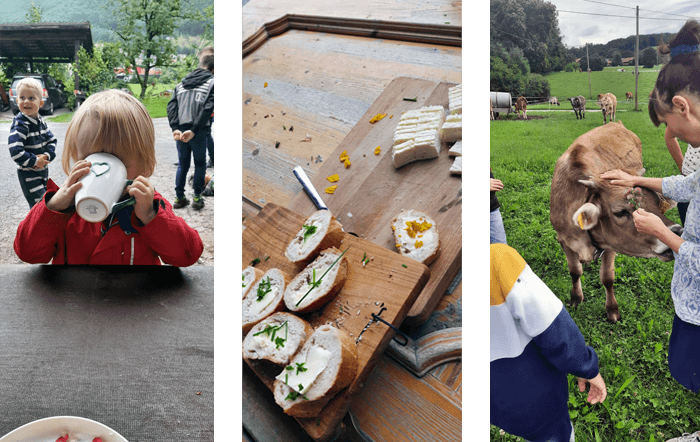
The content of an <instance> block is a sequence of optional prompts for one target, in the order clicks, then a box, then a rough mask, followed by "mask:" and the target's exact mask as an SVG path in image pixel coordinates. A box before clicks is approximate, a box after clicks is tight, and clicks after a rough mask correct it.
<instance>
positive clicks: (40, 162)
mask: <svg viewBox="0 0 700 442" xmlns="http://www.w3.org/2000/svg"><path fill="white" fill-rule="evenodd" d="M47 164H49V156H48V155H46V154H45V153H42V154H39V155H37V156H36V163H34V168H35V169H41V168H43V167H44V166H46V165H47Z"/></svg>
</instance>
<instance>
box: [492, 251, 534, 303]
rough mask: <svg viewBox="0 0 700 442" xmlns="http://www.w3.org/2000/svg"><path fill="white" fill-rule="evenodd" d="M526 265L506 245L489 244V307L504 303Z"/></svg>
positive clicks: (518, 255)
mask: <svg viewBox="0 0 700 442" xmlns="http://www.w3.org/2000/svg"><path fill="white" fill-rule="evenodd" d="M526 265H527V263H526V262H525V260H524V259H523V257H522V256H520V254H519V253H518V252H517V251H516V250H515V249H514V248H512V247H510V246H508V245H506V244H491V305H500V304H503V303H504V302H506V296H508V293H510V291H511V290H512V288H513V286H514V285H515V282H516V281H517V280H518V277H519V276H520V274H521V273H522V271H523V270H524V269H525V266H526Z"/></svg>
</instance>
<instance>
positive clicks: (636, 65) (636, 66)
mask: <svg viewBox="0 0 700 442" xmlns="http://www.w3.org/2000/svg"><path fill="white" fill-rule="evenodd" d="M638 85H639V6H637V45H636V46H635V49H634V110H638V109H637V98H639V91H638V90H637V88H638Z"/></svg>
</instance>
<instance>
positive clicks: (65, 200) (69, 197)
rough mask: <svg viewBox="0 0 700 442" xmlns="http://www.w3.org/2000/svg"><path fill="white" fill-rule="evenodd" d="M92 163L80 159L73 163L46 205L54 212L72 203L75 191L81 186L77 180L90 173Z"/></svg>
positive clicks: (66, 207)
mask: <svg viewBox="0 0 700 442" xmlns="http://www.w3.org/2000/svg"><path fill="white" fill-rule="evenodd" d="M91 166H92V163H90V162H89V161H85V160H80V161H78V162H76V163H75V164H74V165H73V168H72V169H71V171H70V174H69V175H68V178H66V180H65V181H64V182H63V185H62V186H61V188H60V189H58V191H57V192H56V193H55V194H54V196H53V197H51V199H50V200H49V201H48V202H47V203H46V207H48V208H49V210H53V211H54V212H62V211H64V210H66V209H68V208H69V207H71V206H72V205H73V204H74V200H75V193H76V192H77V191H78V190H79V189H80V188H81V187H83V183H81V182H80V181H79V180H80V179H81V178H82V177H84V176H85V175H87V174H88V173H90V167H91Z"/></svg>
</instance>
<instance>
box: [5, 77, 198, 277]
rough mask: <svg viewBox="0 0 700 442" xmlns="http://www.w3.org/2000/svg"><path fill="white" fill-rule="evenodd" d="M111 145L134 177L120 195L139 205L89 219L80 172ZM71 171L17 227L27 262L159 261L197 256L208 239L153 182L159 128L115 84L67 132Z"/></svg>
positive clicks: (18, 247)
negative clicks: (80, 199)
mask: <svg viewBox="0 0 700 442" xmlns="http://www.w3.org/2000/svg"><path fill="white" fill-rule="evenodd" d="M96 152H106V153H110V154H112V155H114V156H116V157H117V158H119V159H120V160H121V161H122V162H123V163H124V165H125V166H126V170H127V179H128V180H133V183H132V184H130V185H128V186H127V187H126V188H125V190H124V193H123V195H122V199H127V198H129V197H134V198H135V204H134V205H132V206H128V207H126V208H124V209H122V210H120V211H118V212H117V213H114V214H112V215H111V216H108V217H107V218H106V219H105V220H104V221H102V222H99V223H91V222H88V221H85V220H84V219H82V218H81V217H80V216H79V215H78V214H77V212H76V211H75V202H74V199H75V194H76V192H77V191H78V190H79V189H80V188H81V187H82V183H81V182H80V179H81V178H82V177H84V176H85V175H87V174H88V173H89V172H90V168H91V166H92V165H91V163H90V162H88V161H86V160H85V158H86V157H87V156H89V155H90V154H92V153H96ZM61 163H62V166H63V170H64V171H65V172H66V174H67V175H68V177H67V178H66V180H65V181H64V183H63V185H62V186H61V187H58V186H57V185H56V184H55V183H54V182H53V181H52V180H49V181H48V185H47V191H46V193H45V194H44V197H43V198H42V199H41V201H39V202H38V203H37V204H36V205H35V206H34V207H33V208H32V209H31V210H30V211H29V213H28V214H27V216H26V218H25V219H24V220H22V222H21V223H20V224H19V226H18V228H17V234H16V237H15V241H14V249H15V252H16V253H17V256H18V257H19V258H20V259H21V260H22V261H25V262H28V263H48V262H52V263H53V264H102V265H104V264H127V265H128V264H132V265H144V264H146V265H151V264H154V265H159V264H161V261H162V262H163V263H166V264H170V265H173V266H178V267H186V266H190V265H192V264H194V263H195V262H197V260H198V259H199V257H200V256H201V254H202V251H203V249H204V245H203V243H202V240H201V238H200V237H199V233H197V231H196V230H194V229H193V228H191V227H190V226H189V225H187V223H186V222H185V220H183V219H182V218H180V217H177V216H175V215H174V213H173V210H172V206H171V205H170V203H169V202H168V201H167V200H166V199H165V198H163V196H162V195H161V194H160V193H158V192H157V191H156V190H155V189H154V187H153V185H152V184H151V183H150V182H149V181H148V178H147V177H149V176H151V175H152V174H153V171H154V169H155V165H156V158H155V129H154V126H153V122H152V121H151V118H150V116H149V115H148V112H147V111H146V108H145V107H144V106H143V105H142V104H141V103H140V102H139V101H138V100H137V99H135V98H134V97H132V96H131V95H129V94H126V93H124V92H122V91H118V90H114V89H111V90H106V91H102V92H99V93H96V94H93V95H91V96H90V97H89V98H88V99H87V100H85V102H84V103H83V104H82V105H81V106H80V108H79V110H78V111H77V112H76V113H75V116H74V117H73V120H72V121H71V123H70V126H69V127H68V130H67V132H66V141H65V146H64V150H63V155H62V158H61Z"/></svg>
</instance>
